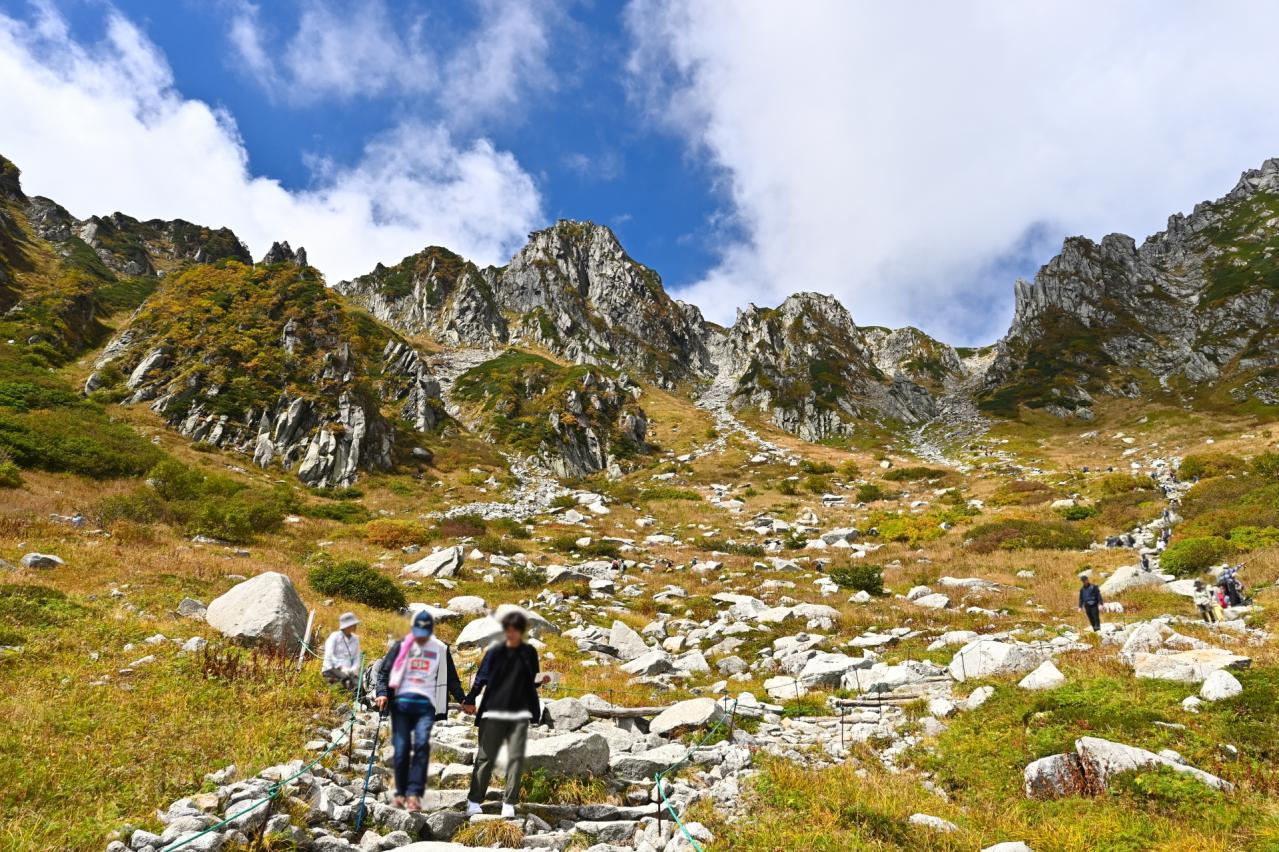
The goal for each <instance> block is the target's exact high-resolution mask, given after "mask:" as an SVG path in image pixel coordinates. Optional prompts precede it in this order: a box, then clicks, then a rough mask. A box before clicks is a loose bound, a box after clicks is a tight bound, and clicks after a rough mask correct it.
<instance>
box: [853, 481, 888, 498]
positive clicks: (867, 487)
mask: <svg viewBox="0 0 1279 852" xmlns="http://www.w3.org/2000/svg"><path fill="white" fill-rule="evenodd" d="M883 499H884V489H882V488H880V487H879V486H878V485H876V484H875V483H873V482H867V483H865V484H864V485H859V486H858V487H857V502H859V503H874V502H875V501H876V500H883Z"/></svg>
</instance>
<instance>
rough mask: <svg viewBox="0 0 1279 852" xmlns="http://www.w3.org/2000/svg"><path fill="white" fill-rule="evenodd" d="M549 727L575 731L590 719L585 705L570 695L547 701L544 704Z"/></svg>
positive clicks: (584, 725)
mask: <svg viewBox="0 0 1279 852" xmlns="http://www.w3.org/2000/svg"><path fill="white" fill-rule="evenodd" d="M542 706H543V707H544V708H545V711H546V715H547V716H549V717H550V720H551V727H552V728H554V729H555V730H557V731H576V730H577V729H578V728H584V727H586V725H587V724H588V723H589V722H590V721H591V714H590V713H588V712H587V710H586V705H585V704H583V703H582V702H580V701H578V700H577V699H576V698H573V697H571V696H569V697H566V698H557V699H555V700H554V701H548V702H546V703H545V704H544V705H542Z"/></svg>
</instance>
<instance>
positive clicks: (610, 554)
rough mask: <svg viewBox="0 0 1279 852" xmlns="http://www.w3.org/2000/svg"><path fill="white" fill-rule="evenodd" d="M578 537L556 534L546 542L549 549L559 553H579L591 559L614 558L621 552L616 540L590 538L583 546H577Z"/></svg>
mask: <svg viewBox="0 0 1279 852" xmlns="http://www.w3.org/2000/svg"><path fill="white" fill-rule="evenodd" d="M578 538H579V537H578V536H575V535H572V534H568V535H557V536H555V537H554V538H552V539H551V540H550V541H549V542H547V546H549V547H550V549H551V550H555V551H559V552H560V553H580V554H581V555H582V556H586V557H589V558H591V559H616V558H617V557H618V556H619V555H620V554H621V549H620V548H618V546H617V542H613V541H596V540H592V541H591V543H590V544H588V545H586V546H585V547H578V546H577V539H578Z"/></svg>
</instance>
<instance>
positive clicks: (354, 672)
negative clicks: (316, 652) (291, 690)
mask: <svg viewBox="0 0 1279 852" xmlns="http://www.w3.org/2000/svg"><path fill="white" fill-rule="evenodd" d="M359 623H360V620H359V619H358V618H356V617H355V613H353V612H344V613H342V615H340V616H339V617H338V629H337V630H334V631H333V632H332V633H330V634H329V638H328V639H325V640H324V664H323V665H322V666H321V668H320V674H321V675H323V676H324V679H325V680H327V681H328V682H329V683H340V684H342V685H343V686H345V687H346V688H347V689H349V690H351V691H352V692H354V691H355V684H356V682H357V681H358V680H359V678H360V637H359V636H357V635H355V628H356V626H357V625H358V624H359Z"/></svg>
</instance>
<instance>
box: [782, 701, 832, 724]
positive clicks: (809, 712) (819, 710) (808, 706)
mask: <svg viewBox="0 0 1279 852" xmlns="http://www.w3.org/2000/svg"><path fill="white" fill-rule="evenodd" d="M829 712H830V711H829V710H827V709H826V702H825V701H822V700H821V699H820V698H815V697H813V696H811V695H805V696H803V697H801V698H792V699H790V700H789V701H787V702H785V703H784V704H782V717H783V718H786V719H798V718H799V717H801V716H825V715H826V714H827V713H829Z"/></svg>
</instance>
